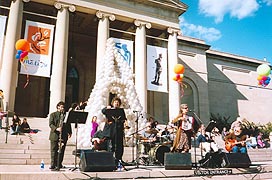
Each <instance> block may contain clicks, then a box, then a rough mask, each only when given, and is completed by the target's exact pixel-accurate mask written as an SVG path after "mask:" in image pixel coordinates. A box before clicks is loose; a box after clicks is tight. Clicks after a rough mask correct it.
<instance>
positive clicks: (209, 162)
mask: <svg viewBox="0 0 272 180" xmlns="http://www.w3.org/2000/svg"><path fill="white" fill-rule="evenodd" d="M215 127H216V122H215V121H210V122H209V124H208V126H207V127H206V128H205V131H206V132H209V135H210V136H209V138H210V139H211V132H212V130H213V129H214V128H215ZM209 143H210V152H208V153H209V154H208V156H209V157H208V158H207V159H206V157H205V158H204V160H206V161H204V162H203V163H202V166H203V165H206V167H210V168H212V167H211V165H214V164H212V163H213V162H212V158H213V156H212V152H211V151H212V146H211V142H209Z"/></svg>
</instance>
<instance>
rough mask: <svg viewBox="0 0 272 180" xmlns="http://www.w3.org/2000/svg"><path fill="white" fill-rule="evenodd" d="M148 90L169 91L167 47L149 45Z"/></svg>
mask: <svg viewBox="0 0 272 180" xmlns="http://www.w3.org/2000/svg"><path fill="white" fill-rule="evenodd" d="M146 74H147V90H151V91H159V92H168V91H167V49H166V48H162V47H158V46H150V45H147V73H146Z"/></svg>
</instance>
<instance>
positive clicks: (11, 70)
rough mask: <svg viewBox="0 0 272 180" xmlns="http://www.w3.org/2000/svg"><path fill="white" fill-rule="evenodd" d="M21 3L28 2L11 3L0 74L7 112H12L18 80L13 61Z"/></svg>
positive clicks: (20, 16)
mask: <svg viewBox="0 0 272 180" xmlns="http://www.w3.org/2000/svg"><path fill="white" fill-rule="evenodd" d="M23 2H29V0H13V1H11V5H10V10H9V15H8V22H7V30H6V38H5V44H4V49H3V59H2V69H1V74H0V76H1V77H0V89H2V90H3V91H4V97H5V99H4V101H5V102H8V104H9V109H8V110H11V111H14V104H15V93H16V87H17V80H18V71H17V69H18V61H16V59H15V54H16V49H15V43H16V41H17V40H18V39H20V38H21V29H22V17H23Z"/></svg>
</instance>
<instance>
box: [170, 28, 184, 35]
mask: <svg viewBox="0 0 272 180" xmlns="http://www.w3.org/2000/svg"><path fill="white" fill-rule="evenodd" d="M167 32H168V33H169V34H174V33H176V34H177V35H181V30H180V29H177V28H172V27H169V28H167Z"/></svg>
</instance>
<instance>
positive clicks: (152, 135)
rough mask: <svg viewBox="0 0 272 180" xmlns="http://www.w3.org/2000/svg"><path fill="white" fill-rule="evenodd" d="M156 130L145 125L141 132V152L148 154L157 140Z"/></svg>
mask: <svg viewBox="0 0 272 180" xmlns="http://www.w3.org/2000/svg"><path fill="white" fill-rule="evenodd" d="M157 133H158V131H157V130H156V129H155V128H151V126H150V125H149V126H147V128H146V130H145V131H143V132H142V134H141V135H142V136H141V144H142V147H141V153H142V154H148V152H149V151H150V149H151V148H152V147H154V146H155V143H156V142H158V139H157Z"/></svg>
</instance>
